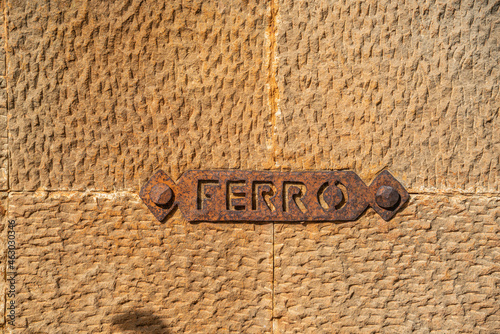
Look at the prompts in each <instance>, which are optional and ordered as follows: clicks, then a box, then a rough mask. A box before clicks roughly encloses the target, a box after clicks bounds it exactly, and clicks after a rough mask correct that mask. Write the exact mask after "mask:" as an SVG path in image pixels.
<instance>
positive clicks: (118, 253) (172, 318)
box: [8, 192, 272, 333]
mask: <svg viewBox="0 0 500 334" xmlns="http://www.w3.org/2000/svg"><path fill="white" fill-rule="evenodd" d="M9 201H10V206H9V210H10V213H9V214H10V217H11V218H15V219H16V220H17V224H18V226H17V240H18V245H19V249H18V253H19V258H18V259H17V264H18V267H19V270H18V272H19V276H18V278H19V282H18V286H17V288H18V291H19V294H18V296H17V299H16V302H17V303H18V305H19V309H18V311H17V312H18V317H19V318H18V319H17V321H16V322H17V329H18V331H19V332H23V333H24V332H26V330H27V331H28V332H29V333H79V332H81V333H84V332H85V333H137V330H142V331H144V333H146V332H147V333H228V332H232V333H269V332H270V331H271V305H272V294H271V293H272V225H271V224H189V223H187V222H186V221H184V220H183V219H182V218H181V217H179V216H178V215H177V216H174V217H173V218H172V219H170V220H169V221H168V222H167V223H159V222H157V221H156V220H155V219H154V217H153V216H152V215H151V214H150V213H149V212H147V209H146V208H145V207H144V205H143V204H142V202H141V201H140V199H139V197H138V196H136V195H130V194H123V193H115V194H104V193H101V194H84V193H81V192H77V193H74V192H73V193H61V192H58V193H47V192H35V193H13V194H11V196H10V199H9ZM26 328H27V329H26ZM8 329H11V328H10V326H8Z"/></svg>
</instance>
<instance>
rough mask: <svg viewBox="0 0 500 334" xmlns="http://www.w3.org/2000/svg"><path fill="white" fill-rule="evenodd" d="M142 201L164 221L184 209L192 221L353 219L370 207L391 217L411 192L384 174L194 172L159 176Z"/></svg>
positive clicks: (143, 193)
mask: <svg viewBox="0 0 500 334" xmlns="http://www.w3.org/2000/svg"><path fill="white" fill-rule="evenodd" d="M140 197H141V198H142V200H143V201H144V203H145V204H146V205H147V206H148V208H149V210H150V211H151V212H152V213H153V215H154V216H155V217H156V219H158V220H159V221H162V220H164V219H165V217H167V215H168V214H169V213H170V212H172V210H174V209H175V208H176V207H177V206H179V208H180V210H181V212H182V214H183V215H184V217H185V218H186V219H187V220H188V221H191V222H201V221H210V222H223V221H232V222H237V221H281V222H300V221H351V220H356V219H357V218H358V217H359V216H360V215H361V214H362V213H363V212H364V211H365V210H366V208H367V207H368V206H371V207H372V208H373V209H374V210H375V211H376V212H377V213H378V214H379V215H380V216H381V217H382V218H383V219H385V220H389V219H391V218H392V217H393V216H394V215H395V214H396V212H397V211H398V210H399V209H400V208H401V207H402V206H403V205H404V204H405V203H406V202H407V201H408V198H409V196H408V192H407V191H406V190H405V188H404V187H403V186H402V185H401V184H400V183H399V182H398V181H397V180H396V179H395V178H394V177H393V176H392V175H391V173H389V172H388V171H383V172H382V173H380V174H379V175H378V176H377V177H376V178H375V180H373V182H372V183H371V184H370V186H366V185H365V183H364V182H363V181H362V180H361V179H360V178H359V176H358V175H356V173H354V172H351V171H325V172H275V171H241V170H215V171H188V172H186V173H184V174H183V175H182V176H181V177H180V178H179V180H178V181H177V182H174V181H172V179H170V178H169V177H168V175H167V174H166V173H165V172H163V171H161V170H160V171H158V172H156V173H155V174H154V175H153V176H152V177H151V179H149V181H148V182H147V183H146V184H145V185H144V186H143V187H142V189H141V192H140Z"/></svg>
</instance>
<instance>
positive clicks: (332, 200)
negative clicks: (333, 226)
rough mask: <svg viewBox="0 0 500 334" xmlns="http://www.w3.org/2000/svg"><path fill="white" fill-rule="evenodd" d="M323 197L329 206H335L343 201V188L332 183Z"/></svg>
mask: <svg viewBox="0 0 500 334" xmlns="http://www.w3.org/2000/svg"><path fill="white" fill-rule="evenodd" d="M323 198H324V199H325V202H326V204H328V206H329V207H333V206H337V205H339V204H340V203H342V200H343V199H344V194H342V190H340V188H339V187H337V186H335V185H333V184H332V185H330V186H328V187H327V188H326V189H325V192H324V193H323Z"/></svg>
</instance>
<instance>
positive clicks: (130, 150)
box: [7, 0, 270, 191]
mask: <svg viewBox="0 0 500 334" xmlns="http://www.w3.org/2000/svg"><path fill="white" fill-rule="evenodd" d="M8 18H9V19H8V45H9V55H8V57H7V60H8V68H7V72H8V80H9V82H10V83H11V84H10V86H9V106H10V108H9V116H10V118H9V121H10V124H9V129H10V136H11V147H10V149H11V151H12V162H11V164H12V175H11V187H12V189H14V190H23V189H27V190H34V189H70V190H74V189H78V190H82V189H99V190H113V189H128V190H133V191H137V190H138V189H139V188H140V186H141V185H142V184H143V183H144V181H145V180H146V179H147V178H148V177H149V176H151V174H152V173H153V172H154V171H155V170H157V169H159V168H162V169H164V170H165V171H166V172H168V173H169V174H170V175H171V176H172V177H173V178H174V179H175V178H177V177H178V176H179V175H180V173H182V172H183V171H185V170H186V169H201V168H241V169H254V168H262V164H263V163H264V162H266V161H267V160H268V156H269V154H268V148H267V145H268V143H267V139H268V138H267V133H268V131H267V130H268V126H269V124H270V122H269V118H270V113H269V108H268V93H267V90H266V79H267V73H268V71H267V65H266V62H267V59H268V55H267V52H266V51H265V46H266V37H265V29H266V28H267V5H266V2H261V1H247V2H237V3H236V2H231V1H187V2H186V1H180V0H179V1H167V2H157V1H149V0H148V1H142V0H133V1H116V2H109V1H90V2H83V1H70V2H51V1H45V0H36V1H32V0H30V1H15V2H12V3H10V5H9V6H8Z"/></svg>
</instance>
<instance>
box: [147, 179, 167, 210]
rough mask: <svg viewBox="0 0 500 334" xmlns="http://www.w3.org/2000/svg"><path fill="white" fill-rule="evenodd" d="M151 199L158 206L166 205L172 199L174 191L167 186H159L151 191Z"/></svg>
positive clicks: (161, 184)
mask: <svg viewBox="0 0 500 334" xmlns="http://www.w3.org/2000/svg"><path fill="white" fill-rule="evenodd" d="M149 198H151V200H152V201H153V202H154V203H155V204H157V205H165V204H167V203H168V202H170V200H171V199H172V189H170V187H169V186H167V185H166V184H163V183H160V184H157V185H155V186H154V187H153V189H151V192H150V193H149Z"/></svg>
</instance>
